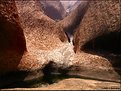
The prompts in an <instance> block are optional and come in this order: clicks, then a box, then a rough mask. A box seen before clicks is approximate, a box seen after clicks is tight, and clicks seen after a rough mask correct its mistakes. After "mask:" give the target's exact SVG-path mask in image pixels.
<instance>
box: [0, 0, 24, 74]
mask: <svg viewBox="0 0 121 91" xmlns="http://www.w3.org/2000/svg"><path fill="white" fill-rule="evenodd" d="M0 29H1V31H0V41H1V44H0V74H3V73H6V72H9V71H15V70H17V66H18V64H19V63H20V60H21V58H22V55H23V53H24V51H25V50H26V43H25V37H24V34H23V30H22V28H21V26H20V23H19V17H18V12H17V10H16V6H15V2H14V1H12V0H11V1H10V0H9V1H3V0H2V1H0Z"/></svg>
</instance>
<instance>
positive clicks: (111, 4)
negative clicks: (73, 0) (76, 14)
mask: <svg viewBox="0 0 121 91" xmlns="http://www.w3.org/2000/svg"><path fill="white" fill-rule="evenodd" d="M120 17H121V13H120V3H119V1H91V2H90V3H89V7H88V10H87V12H86V14H85V15H84V18H83V19H82V22H81V23H80V27H79V29H78V30H77V31H76V33H75V35H74V45H75V46H74V47H75V48H74V50H75V52H79V51H80V49H82V46H83V45H84V44H85V43H87V42H88V41H90V40H92V39H94V38H96V37H98V36H101V35H104V34H106V33H110V32H116V31H117V32H118V31H121V27H120V25H121V22H120Z"/></svg>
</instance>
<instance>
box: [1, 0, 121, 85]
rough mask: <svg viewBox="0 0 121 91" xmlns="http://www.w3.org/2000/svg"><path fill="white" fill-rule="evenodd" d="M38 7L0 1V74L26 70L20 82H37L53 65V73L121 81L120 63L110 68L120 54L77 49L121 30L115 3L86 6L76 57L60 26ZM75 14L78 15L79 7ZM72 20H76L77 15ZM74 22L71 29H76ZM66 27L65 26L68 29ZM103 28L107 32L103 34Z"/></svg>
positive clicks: (78, 35) (78, 37)
mask: <svg viewBox="0 0 121 91" xmlns="http://www.w3.org/2000/svg"><path fill="white" fill-rule="evenodd" d="M38 4H39V3H38V1H21V0H20V1H19V0H17V1H16V2H14V1H10V0H9V1H0V29H2V30H1V32H0V40H1V45H0V75H1V74H3V73H8V72H12V71H27V72H29V74H30V75H29V74H25V75H24V77H22V79H20V80H29V79H36V78H38V77H41V76H42V73H41V69H43V67H45V66H46V65H47V64H48V63H51V62H53V63H55V64H56V65H55V70H56V69H57V70H58V69H59V70H61V69H64V71H66V68H67V70H68V72H67V74H69V75H78V76H80V77H81V76H83V77H88V78H90V79H91V78H92V79H102V80H108V81H117V82H119V81H120V73H119V74H118V71H120V69H117V68H116V67H117V64H120V62H119V61H118V62H119V63H118V62H117V64H116V66H115V65H113V63H114V64H115V58H116V60H120V59H121V57H120V55H119V56H118V55H114V56H111V58H110V59H109V58H106V57H103V56H100V55H99V56H98V54H95V55H93V54H89V53H80V49H79V47H80V48H81V47H82V46H83V45H84V44H85V43H87V42H88V41H90V39H93V38H95V37H98V36H99V35H101V34H102V33H106V32H111V31H118V29H120V26H119V20H120V19H119V18H120V15H119V8H120V6H119V4H118V3H116V2H115V1H109V2H103V1H102V2H91V3H90V4H89V8H88V11H87V12H86V14H85V15H84V18H83V19H82V22H81V24H80V27H79V30H78V31H77V32H76V33H75V36H74V43H75V44H74V46H75V51H79V54H77V53H76V54H75V53H74V51H73V45H72V44H69V43H68V40H67V37H66V35H65V33H64V31H63V26H60V25H59V23H58V24H56V22H55V21H54V20H52V19H50V18H49V17H47V16H46V15H44V14H43V10H42V8H41V6H40V5H38ZM16 6H17V8H16ZM113 6H115V7H113ZM95 7H96V8H95ZM110 9H111V10H110ZM95 11H97V13H95ZM102 11H103V12H102ZM104 11H105V12H104ZM75 12H76V13H77V12H78V8H77V11H75ZM107 12H108V13H107ZM109 13H110V14H109ZM80 14H81V13H80ZM108 14H109V15H108ZM113 14H115V16H112V15H113ZM18 15H19V17H18ZM72 15H73V13H72ZM72 15H70V16H69V17H72ZM74 15H75V14H74ZM110 18H111V19H110ZM66 19H67V20H68V19H69V18H66ZM66 19H65V20H66ZM72 19H74V20H77V19H78V15H77V16H76V15H75V17H74V18H72ZM96 19H97V20H96ZM65 20H64V21H65ZM74 20H72V21H73V22H74ZM73 22H72V23H71V26H75V23H74V24H73ZM67 23H68V22H67ZM105 23H107V24H106V25H105ZM64 25H65V24H64ZM69 25H70V24H67V25H66V26H67V28H68V27H69ZM102 26H103V27H102ZM105 28H106V29H108V30H107V31H105ZM100 29H101V30H100ZM103 29H104V30H103ZM109 56H110V55H109ZM110 60H111V61H110ZM51 66H53V65H50V67H51ZM117 70H118V71H117ZM62 71H63V70H62ZM22 74H23V73H22ZM112 74H113V75H112ZM13 80H15V79H13ZM17 81H18V80H17ZM0 82H1V81H0ZM0 86H1V83H0Z"/></svg>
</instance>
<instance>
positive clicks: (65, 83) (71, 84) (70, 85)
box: [5, 78, 121, 90]
mask: <svg viewBox="0 0 121 91" xmlns="http://www.w3.org/2000/svg"><path fill="white" fill-rule="evenodd" d="M106 89H112V90H120V89H121V86H120V83H114V82H104V81H97V80H88V79H78V78H70V79H65V80H62V81H59V82H58V83H54V84H52V85H49V86H47V87H41V88H39V87H38V88H31V89H30V88H14V89H9V90H106ZM5 90H7V89H5Z"/></svg>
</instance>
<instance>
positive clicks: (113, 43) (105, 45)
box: [81, 32, 121, 76]
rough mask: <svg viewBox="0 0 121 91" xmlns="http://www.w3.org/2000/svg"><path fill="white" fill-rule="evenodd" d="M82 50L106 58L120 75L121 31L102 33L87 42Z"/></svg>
mask: <svg viewBox="0 0 121 91" xmlns="http://www.w3.org/2000/svg"><path fill="white" fill-rule="evenodd" d="M81 50H82V51H84V52H86V53H90V54H94V55H99V56H102V57H105V58H107V59H108V60H109V61H110V63H111V64H112V66H113V68H114V69H115V71H116V72H117V73H118V74H119V75H120V76H121V32H110V33H108V34H103V35H101V36H99V37H96V38H95V39H93V40H91V41H89V42H87V43H86V44H85V45H84V46H82V48H81Z"/></svg>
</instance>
